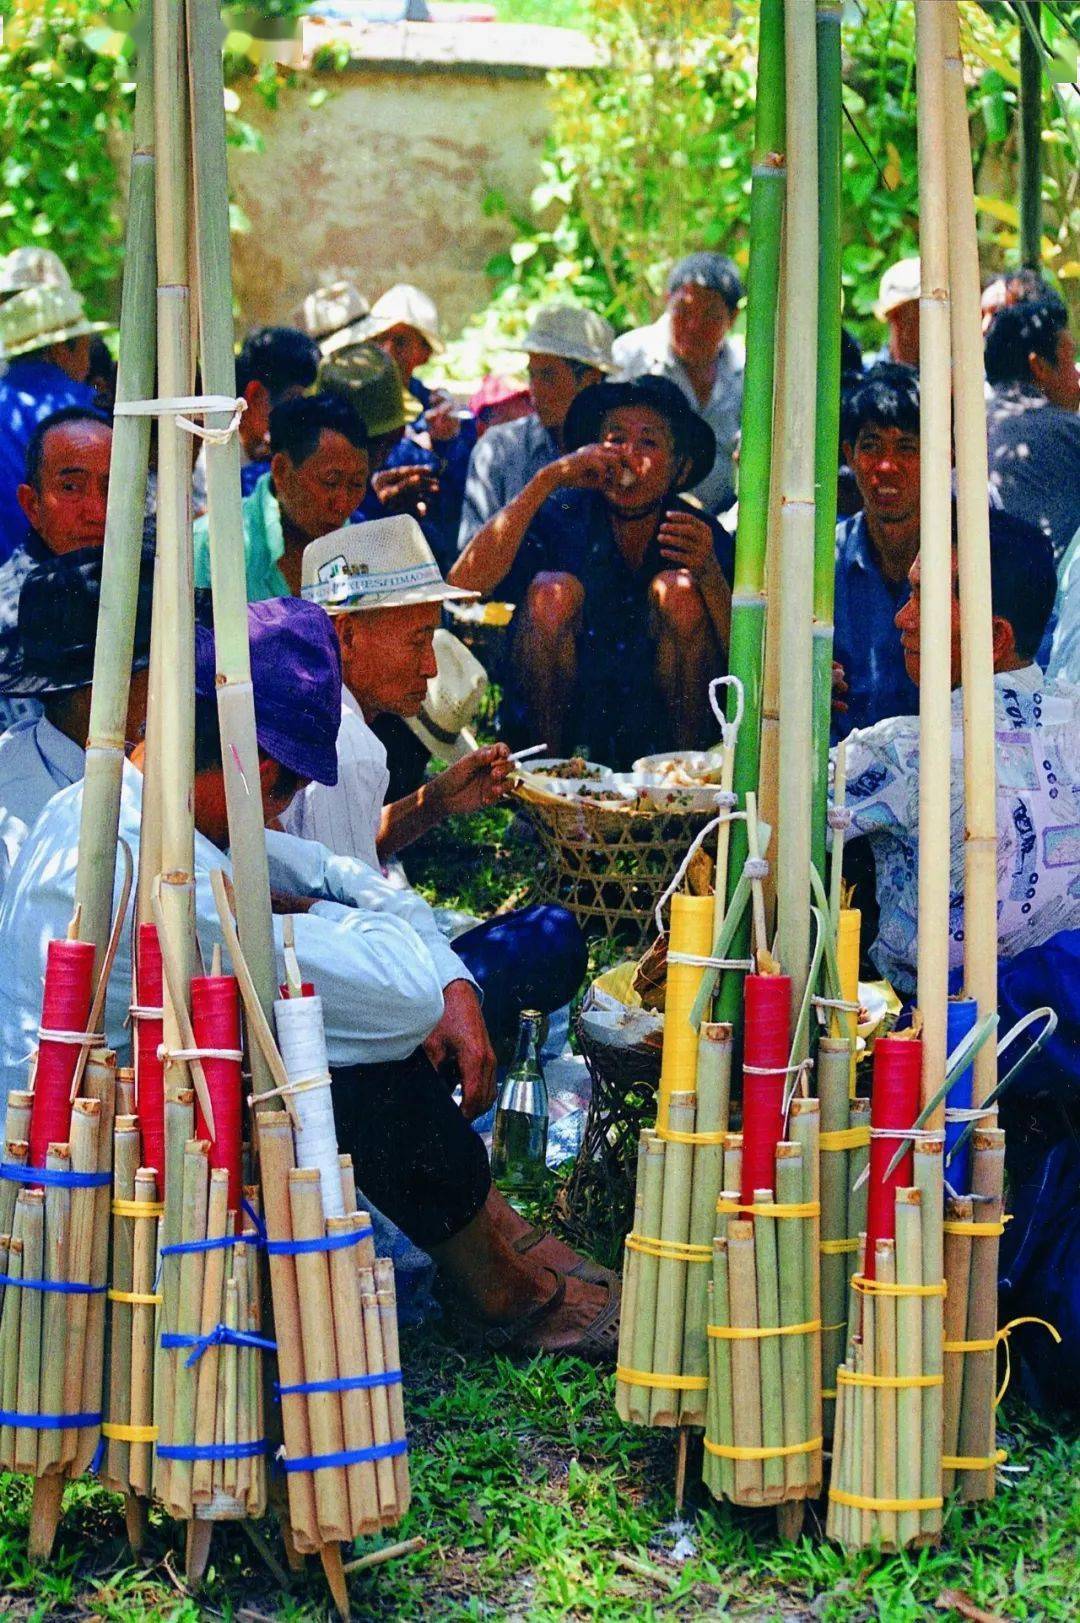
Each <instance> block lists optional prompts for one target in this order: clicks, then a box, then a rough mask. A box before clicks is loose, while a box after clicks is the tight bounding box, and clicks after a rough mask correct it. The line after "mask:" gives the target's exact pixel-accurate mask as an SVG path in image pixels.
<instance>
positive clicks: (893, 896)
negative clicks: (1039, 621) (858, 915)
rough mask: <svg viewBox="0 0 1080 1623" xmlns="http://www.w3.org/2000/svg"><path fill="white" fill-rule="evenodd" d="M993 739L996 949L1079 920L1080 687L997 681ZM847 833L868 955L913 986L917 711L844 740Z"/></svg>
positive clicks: (1033, 942) (956, 934)
mask: <svg viewBox="0 0 1080 1623" xmlns="http://www.w3.org/2000/svg"><path fill="white" fill-rule="evenodd" d="M994 710H995V731H996V737H997V829H998V853H997V874H998V956H999V958H1001V959H1009V958H1013V957H1015V955H1016V954H1017V953H1018V952H1021V951H1022V950H1023V949H1024V948H1025V947H1035V946H1038V945H1039V944H1040V943H1041V942H1043V941H1047V940H1049V938H1050V937H1051V936H1054V935H1057V933H1058V932H1059V931H1060V930H1072V929H1076V928H1077V927H1080V688H1077V687H1074V686H1073V685H1072V684H1071V683H1066V682H1047V681H1046V680H1045V679H1044V677H1043V674H1042V672H1041V671H1040V670H1039V668H1038V666H1037V665H1025V666H1024V667H1023V668H1022V669H1020V670H1016V671H1003V672H1001V673H1000V674H999V675H997V676H995V678H994ZM950 798H951V823H952V836H951V852H952V856H951V871H950V886H949V889H950V896H949V921H950V922H949V965H950V968H955V967H956V966H958V965H959V964H961V963H962V961H963V951H964V945H963V943H964V911H963V909H964V904H963V880H964V782H963V733H962V699H961V694H960V691H959V689H957V691H956V692H954V694H953V696H952V785H951V797H950ZM847 804H848V806H849V807H850V808H851V812H852V828H851V838H855V836H857V835H860V834H865V835H866V836H867V837H868V838H869V840H870V842H871V846H872V849H873V853H874V860H875V864H876V868H877V897H878V905H879V907H880V909H881V918H880V924H879V930H878V938H877V941H876V942H875V944H874V946H873V947H872V948H871V949H870V956H871V958H872V959H873V961H874V963H875V964H876V965H877V967H878V969H879V970H880V971H881V973H882V974H883V975H886V976H888V978H889V980H891V981H892V983H893V985H894V987H895V988H896V990H897V991H898V992H899V993H901V994H902V995H905V996H906V995H908V994H910V993H912V992H914V990H915V962H916V946H917V938H918V922H917V921H918V884H919V879H918V866H919V718H918V717H917V716H901V717H897V718H896V719H894V720H891V721H883V722H880V723H879V724H878V725H877V726H876V727H870V728H868V729H866V731H864V732H855V733H852V734H851V736H850V737H849V739H848V741H847Z"/></svg>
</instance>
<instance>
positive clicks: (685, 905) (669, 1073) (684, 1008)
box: [656, 896, 713, 1131]
mask: <svg viewBox="0 0 1080 1623" xmlns="http://www.w3.org/2000/svg"><path fill="white" fill-rule="evenodd" d="M712 924H713V899H712V897H711V896H673V897H672V898H671V929H670V932H669V936H668V972H667V999H666V1002H665V1006H664V1049H663V1056H662V1060H661V1065H660V1094H659V1098H658V1100H657V1111H656V1125H657V1126H658V1127H659V1128H660V1129H661V1131H664V1130H665V1129H666V1128H667V1125H668V1101H669V1100H670V1098H671V1095H672V1094H673V1093H693V1091H694V1086H695V1082H696V1080H697V1050H698V1035H697V1032H696V1031H695V1030H694V1028H693V1026H692V1025H691V1024H690V1011H691V1009H692V1008H693V1006H694V999H695V998H696V997H697V994H698V989H699V987H700V986H701V980H702V976H703V975H704V973H705V971H704V969H703V968H701V967H700V966H699V965H697V964H680V963H672V961H671V957H672V954H679V953H688V954H691V955H692V956H694V957H705V956H707V955H708V954H709V953H710V952H711V951H712V945H713V942H712Z"/></svg>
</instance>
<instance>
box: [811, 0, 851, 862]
mask: <svg viewBox="0 0 1080 1623" xmlns="http://www.w3.org/2000/svg"><path fill="white" fill-rule="evenodd" d="M841 11H842V7H841V6H840V5H839V4H837V0H817V15H816V23H817V31H816V42H817V95H818V125H817V139H818V327H817V334H818V337H817V366H818V370H817V415H816V419H815V427H814V468H815V472H814V484H815V493H816V497H817V506H816V508H815V511H814V795H813V808H814V809H813V833H812V852H813V861H814V866H815V867H816V868H817V871H818V873H819V874H821V876H822V878H824V876H825V814H826V802H827V799H828V774H829V729H830V724H831V721H832V648H833V588H834V584H835V577H836V569H835V557H836V480H837V455H838V449H837V448H838V446H839V443H840V304H841V281H840V261H841V242H840V162H841V129H842V127H843V116H844V115H843V106H842V100H841V98H842V92H843V87H842V78H841V69H842V63H841V51H840V16H841Z"/></svg>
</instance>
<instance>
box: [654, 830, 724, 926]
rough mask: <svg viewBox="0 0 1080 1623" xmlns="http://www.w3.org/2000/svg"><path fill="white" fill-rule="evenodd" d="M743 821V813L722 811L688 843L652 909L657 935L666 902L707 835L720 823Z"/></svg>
mask: <svg viewBox="0 0 1080 1623" xmlns="http://www.w3.org/2000/svg"><path fill="white" fill-rule="evenodd" d="M745 821H746V813H745V812H739V811H722V812H720V813H719V815H718V816H716V817H710V818H709V821H708V822H707V823H706V824H705V826H704V828H702V829H700V830H699V831H698V833H697V834H695V835H694V838H693V839H692V840H691V841H690V845H689V847H688V848H687V852H686V855H685V856H684V857H683V859H682V861H681V862H680V863H679V866H678V867H677V868H676V870H675V873H674V876H673V878H672V881H671V884H670V885H669V886H668V888H667V890H665V891H664V894H663V895H662V896H661V898H660V900H659V901H658V902H657V904H656V907H655V909H654V915H653V916H654V917H655V919H656V933H657V935H663V933H664V908H665V907H666V906H667V904H668V902H669V901H670V900H671V898H672V897H673V896H674V894H675V892H676V891H677V890H678V888H679V886H680V885H681V884H682V882H683V878H684V876H685V874H686V870H687V869H688V868H689V866H690V864H691V862H692V861H693V860H694V857H695V856H696V855H697V853H698V852H699V851H700V850H701V847H702V846H703V845H704V843H705V841H706V840H707V839H708V837H709V835H710V834H711V833H712V832H713V830H714V829H717V828H719V827H720V824H721V823H738V822H745Z"/></svg>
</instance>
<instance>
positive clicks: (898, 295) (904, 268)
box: [874, 256, 922, 321]
mask: <svg viewBox="0 0 1080 1623" xmlns="http://www.w3.org/2000/svg"><path fill="white" fill-rule="evenodd" d="M921 292H922V261H921V260H920V259H919V258H918V256H916V257H915V258H914V259H898V260H897V262H896V264H895V265H890V266H889V268H888V270H887V271H886V272H885V274H884V276H883V277H882V278H881V286H880V287H879V288H878V296H877V303H876V304H875V305H874V314H875V316H876V317H877V319H878V320H879V321H884V320H885V318H886V317H887V316H888V314H889V312H890V311H891V310H898V309H899V308H900V306H901V305H902V304H910V303H911V301H912V299H917V298H918V297H919V295H920V293H921Z"/></svg>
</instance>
